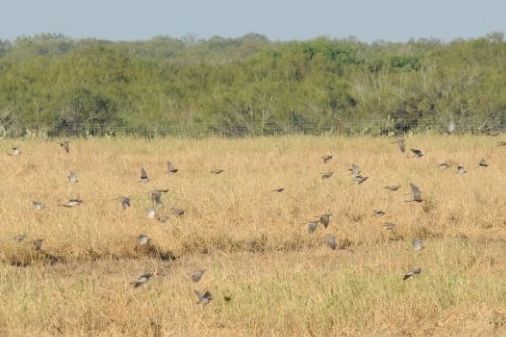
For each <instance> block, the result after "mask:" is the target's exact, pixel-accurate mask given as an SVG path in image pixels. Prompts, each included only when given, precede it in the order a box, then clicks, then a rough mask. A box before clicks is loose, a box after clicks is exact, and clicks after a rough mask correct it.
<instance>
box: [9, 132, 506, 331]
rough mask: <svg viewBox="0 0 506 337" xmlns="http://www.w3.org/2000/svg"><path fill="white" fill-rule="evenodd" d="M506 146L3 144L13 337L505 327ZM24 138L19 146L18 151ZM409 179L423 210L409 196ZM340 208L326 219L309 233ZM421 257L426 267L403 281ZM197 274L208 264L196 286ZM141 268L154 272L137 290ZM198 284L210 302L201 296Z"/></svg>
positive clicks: (463, 142) (416, 140) (425, 139)
mask: <svg viewBox="0 0 506 337" xmlns="http://www.w3.org/2000/svg"><path fill="white" fill-rule="evenodd" d="M503 140H504V136H503V137H478V136H451V137H445V136H413V137H410V138H407V140H406V142H407V147H408V149H409V148H411V147H415V148H419V149H422V150H423V152H424V156H423V157H422V158H419V159H417V158H408V154H407V153H401V152H400V151H399V149H398V147H397V145H396V144H392V141H394V139H391V138H360V137H354V138H339V137H309V136H304V137H303V136H291V137H280V138H253V139H206V140H191V139H160V140H153V141H147V140H142V139H91V140H71V143H70V153H68V154H67V153H66V152H65V151H64V150H63V148H61V147H60V146H59V145H58V142H56V141H52V140H50V141H35V140H2V141H0V151H3V153H5V155H2V156H0V160H1V163H2V165H1V166H0V180H1V182H2V183H1V185H2V188H1V189H0V200H1V202H0V216H1V217H0V219H1V224H0V225H1V226H0V239H1V241H0V253H1V259H2V261H3V263H2V265H1V267H0V282H1V283H0V284H1V287H2V288H1V296H2V306H1V307H0V336H55V335H62V336H123V335H127V336H235V337H242V336H506V147H504V146H496V144H497V142H498V141H503ZM12 146H18V147H20V149H21V152H22V153H21V154H20V155H18V156H9V155H7V153H9V152H10V148H11V147H12ZM408 152H409V151H408ZM325 154H333V156H334V158H333V159H332V160H331V161H329V162H328V163H326V164H324V163H323V161H322V159H321V158H320V157H321V156H322V155H325ZM482 158H485V159H486V160H487V161H488V163H489V166H488V167H479V166H478V163H479V161H480V160H481V159H482ZM167 160H171V161H172V162H173V163H174V164H175V165H176V166H177V167H178V168H179V169H180V171H179V172H178V173H177V174H175V175H171V176H169V175H167V174H166V173H165V172H166V162H167ZM443 161H446V162H447V163H449V164H450V165H451V166H450V168H448V169H447V170H441V169H440V168H439V166H438V164H439V163H440V162H443ZM352 163H356V164H358V165H359V166H360V168H361V169H362V174H363V175H365V176H368V177H369V178H368V180H367V181H365V182H364V183H363V184H360V185H358V184H356V183H354V182H353V180H352V178H351V176H350V174H349V171H348V168H349V167H351V164H352ZM457 164H462V165H464V166H465V168H466V169H467V173H466V174H464V175H458V174H457V173H456V166H457ZM141 167H144V168H145V169H146V171H147V172H148V174H149V175H150V177H151V180H150V182H148V183H141V182H139V174H140V169H141ZM217 168H220V169H223V170H224V172H223V173H222V174H219V175H213V174H210V173H209V171H210V170H212V169H217ZM70 171H73V172H75V173H76V174H77V176H78V179H79V182H78V183H75V184H70V183H69V182H68V181H67V175H68V174H69V172H70ZM328 171H332V172H334V174H333V175H332V176H331V177H330V178H329V179H322V178H321V173H323V172H328ZM409 183H415V184H416V185H418V186H419V187H420V189H421V190H422V197H423V199H424V200H423V202H421V203H407V202H405V200H408V199H409V195H405V194H408V193H409V191H410V190H409ZM396 184H400V185H401V188H400V189H399V190H398V191H395V192H393V191H388V190H386V189H384V188H383V187H384V186H386V185H396ZM280 187H284V188H285V190H284V191H283V192H280V193H277V192H273V191H272V190H274V189H276V188H280ZM162 188H167V189H169V192H168V193H166V194H164V195H163V202H164V206H163V207H161V208H160V209H158V215H159V216H160V217H166V216H168V220H167V221H165V222H161V221H158V220H157V219H149V218H147V217H146V209H147V208H149V207H151V205H152V204H151V201H150V200H149V196H148V192H149V191H150V190H153V189H162ZM121 195H125V196H130V197H131V207H130V208H127V209H125V210H123V209H122V207H121V205H120V202H119V201H118V200H117V199H118V197H120V196H121ZM77 197H79V198H81V199H82V200H83V203H82V204H81V205H80V206H78V207H75V208H64V207H61V206H59V204H60V203H61V202H64V201H66V200H67V199H69V198H77ZM33 200H40V201H42V202H43V203H44V204H45V207H44V208H43V209H41V210H35V209H33V208H32V205H31V202H32V201H33ZM172 207H180V208H183V209H184V210H185V214H184V215H183V216H181V217H179V216H176V215H174V214H172V212H171V208H172ZM374 209H381V210H383V211H385V212H386V215H385V216H383V217H376V216H374V215H373V210H374ZM326 212H331V213H332V217H331V223H330V225H329V226H328V228H324V227H323V226H321V225H320V226H319V227H318V229H317V230H316V231H315V232H314V233H312V234H309V233H308V231H307V228H306V224H307V222H308V221H309V220H312V219H315V216H316V215H319V214H322V213H326ZM386 222H393V223H395V224H397V226H396V228H395V229H394V230H387V229H386V228H385V227H384V226H383V224H384V223H386ZM20 234H23V235H26V238H25V239H24V240H23V241H21V242H16V241H15V240H14V239H13V238H14V236H16V235H20ZM139 234H146V235H148V236H149V237H150V238H151V239H152V241H151V242H152V243H151V244H150V245H148V246H142V247H141V246H139V245H138V244H137V243H136V238H137V236H138V235H139ZM326 234H333V235H335V237H336V241H337V246H338V247H337V249H336V250H332V249H330V248H328V247H327V246H326V245H325V243H324V241H323V237H324V236H325V235H326ZM413 238H420V239H422V240H424V244H425V249H423V250H421V251H414V250H413V249H412V248H411V241H412V239H413ZM36 239H44V243H43V246H42V249H41V250H40V251H37V250H35V249H34V248H33V244H32V243H31V241H32V240H36ZM413 267H421V268H422V273H421V274H420V275H418V276H416V277H412V278H409V279H408V280H405V281H403V276H404V273H405V272H407V271H408V270H410V269H411V268H413ZM197 268H205V269H207V272H206V273H205V274H204V276H203V278H202V280H201V281H200V282H199V283H193V282H192V281H191V279H190V273H191V272H192V271H193V270H195V269H197ZM144 272H150V273H153V274H154V277H152V278H151V280H150V281H149V282H147V283H146V284H144V285H143V286H141V287H138V288H135V289H134V288H133V287H132V286H131V284H130V282H131V281H133V280H135V279H136V278H137V277H138V276H139V275H140V274H142V273H144ZM194 290H199V291H204V290H208V291H210V292H211V293H212V295H213V300H212V301H211V302H210V303H209V304H208V305H207V306H203V305H198V304H196V302H197V297H196V296H195V295H194V293H193V292H194Z"/></svg>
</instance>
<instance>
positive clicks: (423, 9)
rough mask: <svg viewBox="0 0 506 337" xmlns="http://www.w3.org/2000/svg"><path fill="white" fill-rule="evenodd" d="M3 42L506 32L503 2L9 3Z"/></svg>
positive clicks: (1, 14) (2, 16) (0, 11)
mask: <svg viewBox="0 0 506 337" xmlns="http://www.w3.org/2000/svg"><path fill="white" fill-rule="evenodd" d="M2 2H3V3H1V4H0V39H4V40H5V39H9V40H12V39H15V38H16V37H19V36H23V35H24V36H30V35H35V34H39V33H61V34H64V35H66V36H70V37H73V38H99V39H107V40H146V39H150V38H152V37H154V36H160V35H165V36H172V37H184V36H193V37H197V38H209V37H212V36H222V37H239V36H242V35H244V34H247V33H259V34H263V35H265V36H267V37H268V38H269V39H271V40H295V39H297V40H298V39H310V38H314V37H318V36H328V37H334V38H347V37H351V36H353V37H356V38H358V39H360V40H362V41H367V42H372V41H377V40H385V41H406V40H409V39H411V38H415V39H417V38H436V39H440V40H443V41H448V40H452V39H455V38H464V39H467V38H472V37H478V36H483V35H485V34H487V33H490V32H498V31H499V32H504V31H506V1H504V0H481V1H478V0H417V1H414V0H334V1H332V0H311V1H310V0H305V1H303V0H255V1H253V0H235V1H234V0H185V1H182V0H181V1H171V0H142V1H141V0H136V1H134V0H86V1H83V0H81V1H78V0H44V1H43V0H15V1H14V0H10V1H8V0H5V1H2Z"/></svg>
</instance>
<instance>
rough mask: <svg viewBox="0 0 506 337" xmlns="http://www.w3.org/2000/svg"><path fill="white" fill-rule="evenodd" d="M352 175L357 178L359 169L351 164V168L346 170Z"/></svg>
mask: <svg viewBox="0 0 506 337" xmlns="http://www.w3.org/2000/svg"><path fill="white" fill-rule="evenodd" d="M348 171H350V172H351V174H352V175H354V176H358V175H359V174H360V167H358V165H357V164H351V168H349V169H348Z"/></svg>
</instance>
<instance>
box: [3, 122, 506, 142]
mask: <svg viewBox="0 0 506 337" xmlns="http://www.w3.org/2000/svg"><path fill="white" fill-rule="evenodd" d="M505 119H506V118H505ZM406 132H412V133H441V134H442V133H455V134H461V133H470V134H489V135H496V134H499V133H503V132H506V121H503V122H500V123H498V122H497V121H495V122H491V121H483V120H469V119H468V120H462V121H459V122H456V123H453V122H450V123H443V122H440V121H434V120H415V121H391V120H379V119H364V120H353V121H344V120H335V121H331V122H326V121H321V122H279V123H257V122H255V123H216V124H205V123H188V124H174V123H171V124H169V123H152V124H145V125H137V126H127V125H121V124H70V125H61V124H40V123H39V124H10V125H1V124H0V137H13V138H14V137H26V138H50V137H101V136H129V135H134V136H143V137H159V136H178V137H208V136H222V137H241V136H275V135H288V134H307V135H329V134H335V135H348V136H351V135H372V136H381V135H394V134H401V133H406Z"/></svg>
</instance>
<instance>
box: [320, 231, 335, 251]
mask: <svg viewBox="0 0 506 337" xmlns="http://www.w3.org/2000/svg"><path fill="white" fill-rule="evenodd" d="M323 241H324V242H325V244H326V245H327V247H329V248H330V249H332V250H335V249H336V248H337V242H336V237H335V236H334V235H332V234H325V236H324V237H323Z"/></svg>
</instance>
